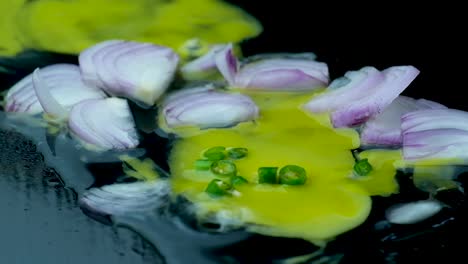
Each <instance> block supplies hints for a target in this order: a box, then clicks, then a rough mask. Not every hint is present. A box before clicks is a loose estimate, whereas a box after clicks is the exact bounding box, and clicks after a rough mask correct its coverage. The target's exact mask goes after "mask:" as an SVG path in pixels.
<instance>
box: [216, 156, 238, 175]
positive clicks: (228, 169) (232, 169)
mask: <svg viewBox="0 0 468 264" xmlns="http://www.w3.org/2000/svg"><path fill="white" fill-rule="evenodd" d="M211 171H212V172H213V173H214V174H216V175H219V176H236V174H237V167H236V164H234V163H233V162H232V161H230V160H217V161H215V162H213V164H211Z"/></svg>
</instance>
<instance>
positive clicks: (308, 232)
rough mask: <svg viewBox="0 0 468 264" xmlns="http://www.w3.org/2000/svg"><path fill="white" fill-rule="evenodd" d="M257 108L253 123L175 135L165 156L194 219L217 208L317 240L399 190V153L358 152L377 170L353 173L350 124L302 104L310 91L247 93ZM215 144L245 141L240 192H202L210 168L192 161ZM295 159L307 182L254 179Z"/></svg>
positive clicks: (262, 228)
mask: <svg viewBox="0 0 468 264" xmlns="http://www.w3.org/2000/svg"><path fill="white" fill-rule="evenodd" d="M244 93H245V92H244ZM248 95H250V96H251V97H252V99H253V100H254V101H255V102H256V103H257V105H258V106H259V108H260V118H259V119H258V120H257V121H256V122H251V123H242V124H239V125H237V126H236V127H233V128H226V129H207V130H203V131H201V132H199V133H197V134H193V135H192V136H189V137H185V138H182V139H179V140H177V141H176V142H175V143H174V145H173V148H172V151H171V154H170V160H169V164H170V169H171V176H172V177H171V181H172V185H173V191H174V193H175V194H180V195H184V196H186V197H187V198H188V199H189V200H190V201H192V202H193V203H194V205H195V207H196V208H197V214H198V216H199V217H201V218H203V217H208V216H210V215H213V214H216V213H218V215H222V216H223V217H226V218H230V220H233V221H235V222H236V221H237V222H238V223H242V224H248V225H247V226H246V227H247V228H248V229H249V230H251V231H254V232H258V233H262V234H266V235H272V236H283V237H297V238H303V239H307V240H309V241H312V242H315V243H320V242H323V241H326V240H328V239H331V238H333V237H335V236H336V235H339V234H341V233H343V232H346V231H348V230H350V229H352V228H355V227H356V226H358V225H360V224H361V223H363V222H364V221H365V219H366V218H367V216H368V215H369V212H370V209H371V199H370V195H388V194H390V193H393V192H396V191H397V185H396V183H395V181H394V175H395V168H394V166H393V162H394V161H395V160H396V159H399V158H400V154H399V152H396V151H384V150H381V151H368V152H364V153H362V156H364V157H367V158H368V159H369V161H370V162H371V164H372V165H373V167H374V171H373V172H372V173H371V174H370V175H368V176H363V177H362V178H356V177H355V176H353V166H354V164H355V160H354V158H353V155H352V153H351V151H350V150H351V149H355V148H357V147H359V143H360V142H359V135H358V134H357V132H356V131H355V130H353V129H339V130H336V129H333V128H332V126H331V125H330V123H329V121H328V117H327V115H309V114H306V113H305V112H304V111H302V110H301V107H300V106H301V105H302V104H303V103H305V102H306V101H308V100H310V98H311V97H312V96H314V94H311V93H308V94H303V93H302V94H301V93H299V94H298V93H286V92H273V93H272V92H248ZM214 146H224V147H227V148H228V147H244V148H247V149H248V155H247V157H245V158H243V159H239V160H236V161H235V164H236V166H237V171H238V173H237V175H241V176H243V177H244V178H246V179H247V180H248V181H249V183H248V184H245V185H241V186H236V187H235V188H236V190H237V191H238V192H239V195H234V196H226V197H221V198H212V197H210V196H209V195H208V194H206V193H205V192H204V190H205V188H206V186H207V185H208V183H209V182H210V181H211V180H212V179H214V178H218V179H222V180H225V181H227V182H229V179H228V178H223V177H222V176H215V175H214V174H213V173H211V172H210V171H199V170H195V167H194V162H195V161H196V160H197V159H200V158H201V157H202V153H203V152H204V151H205V150H207V149H209V148H211V147H214ZM288 164H293V165H298V166H301V167H303V168H304V169H305V170H306V172H307V174H308V179H307V182H306V183H305V185H301V186H287V185H279V184H275V185H272V184H259V183H258V175H257V170H258V168H259V167H279V168H281V167H282V166H285V165H288Z"/></svg>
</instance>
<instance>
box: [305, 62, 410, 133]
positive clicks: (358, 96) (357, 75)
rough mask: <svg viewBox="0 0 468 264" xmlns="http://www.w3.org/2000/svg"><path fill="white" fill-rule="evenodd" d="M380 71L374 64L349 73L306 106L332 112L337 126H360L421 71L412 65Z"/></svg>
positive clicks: (377, 112)
mask: <svg viewBox="0 0 468 264" xmlns="http://www.w3.org/2000/svg"><path fill="white" fill-rule="evenodd" d="M381 74H382V75H383V78H382V75H381ZM381 74H380V73H379V72H378V71H376V69H375V68H372V67H364V68H362V69H361V70H359V71H358V72H348V73H346V74H345V78H340V79H338V80H335V82H333V83H332V85H330V87H328V89H327V92H326V93H325V94H324V95H323V96H319V97H317V98H313V99H312V100H311V101H310V102H308V103H307V104H305V105H304V108H305V109H306V110H307V111H310V112H327V111H331V121H332V123H333V126H334V127H337V128H338V127H351V126H356V125H360V124H362V123H364V122H366V121H367V120H369V119H370V118H372V117H373V116H376V115H378V114H380V113H381V112H382V111H383V110H384V109H385V108H386V107H387V106H388V105H390V104H391V103H392V101H393V100H395V98H397V97H398V95H399V94H400V93H401V92H403V90H405V89H406V88H407V87H408V86H409V85H410V83H411V82H412V81H413V80H414V79H415V78H416V76H417V75H418V74H419V70H417V69H416V68H415V67H413V66H394V67H390V68H387V69H385V70H384V71H382V72H381ZM327 93H330V94H327Z"/></svg>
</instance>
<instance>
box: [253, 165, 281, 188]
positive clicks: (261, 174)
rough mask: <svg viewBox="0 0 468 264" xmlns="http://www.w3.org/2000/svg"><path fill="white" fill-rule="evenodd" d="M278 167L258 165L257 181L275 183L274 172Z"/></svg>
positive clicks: (276, 180)
mask: <svg viewBox="0 0 468 264" xmlns="http://www.w3.org/2000/svg"><path fill="white" fill-rule="evenodd" d="M277 171H278V167H260V168H258V183H273V184H275V183H277V182H278V179H277V177H276V173H277Z"/></svg>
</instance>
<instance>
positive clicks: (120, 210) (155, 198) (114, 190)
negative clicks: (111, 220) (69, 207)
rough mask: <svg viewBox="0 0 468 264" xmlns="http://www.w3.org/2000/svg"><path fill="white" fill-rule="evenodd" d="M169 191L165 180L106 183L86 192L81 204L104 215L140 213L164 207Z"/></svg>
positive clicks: (83, 207) (82, 206) (86, 208)
mask: <svg viewBox="0 0 468 264" xmlns="http://www.w3.org/2000/svg"><path fill="white" fill-rule="evenodd" d="M169 192H170V186H169V184H168V183H167V181H165V180H156V181H145V182H134V183H119V184H112V185H105V186H103V187H101V188H92V189H90V190H88V191H87V192H85V193H84V194H83V196H82V197H81V199H80V206H81V208H82V209H84V210H87V211H91V212H93V213H96V214H100V215H103V216H109V215H114V216H115V215H125V214H128V213H132V214H139V213H144V212H150V211H152V210H154V209H156V208H158V207H162V205H164V204H165V201H166V199H164V198H167V195H168V194H169Z"/></svg>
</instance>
